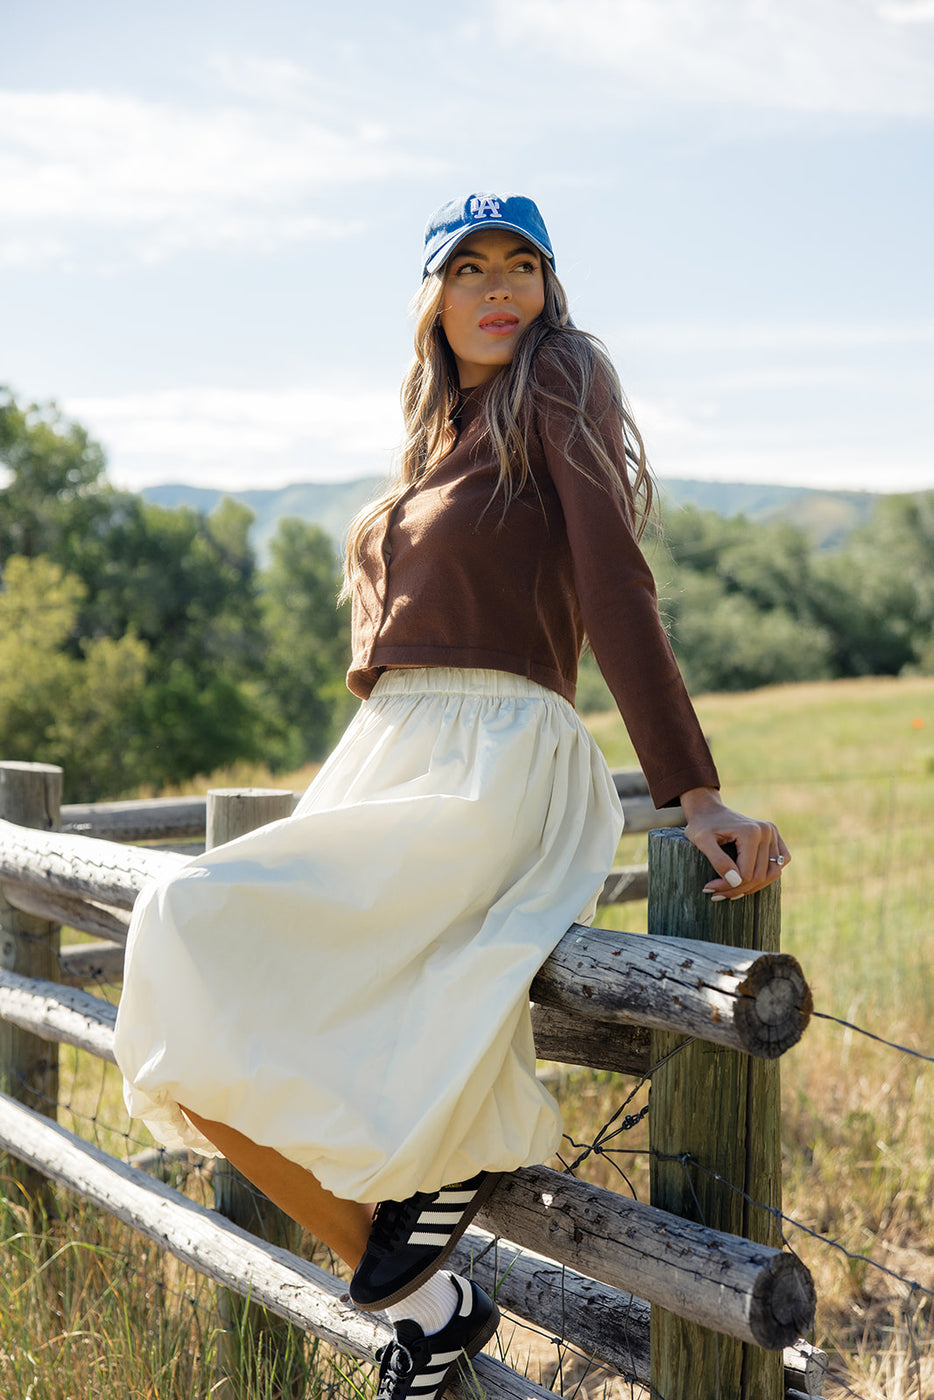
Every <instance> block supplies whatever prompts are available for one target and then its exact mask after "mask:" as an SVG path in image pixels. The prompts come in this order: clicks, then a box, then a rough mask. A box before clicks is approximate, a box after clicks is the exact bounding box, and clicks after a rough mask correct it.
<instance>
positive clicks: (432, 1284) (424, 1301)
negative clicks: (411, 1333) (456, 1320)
mask: <svg viewBox="0 0 934 1400" xmlns="http://www.w3.org/2000/svg"><path fill="white" fill-rule="evenodd" d="M460 1300H461V1298H460V1293H459V1292H458V1291H457V1289H456V1288H455V1287H454V1284H453V1283H452V1282H451V1275H450V1274H448V1273H443V1272H439V1273H436V1274H432V1276H431V1278H430V1279H428V1281H427V1283H423V1284H422V1285H421V1287H420V1288H416V1289H415V1291H414V1292H413V1293H410V1294H409V1296H408V1297H407V1298H403V1299H402V1301H401V1303H391V1304H390V1306H389V1307H388V1308H383V1312H384V1313H385V1314H386V1316H387V1317H388V1318H389V1321H390V1322H391V1323H392V1325H393V1327H395V1325H396V1323H397V1322H401V1321H402V1319H403V1318H409V1319H411V1321H412V1322H417V1323H418V1325H419V1327H420V1328H421V1329H422V1331H423V1332H424V1333H425V1336H426V1337H428V1336H430V1335H431V1333H432V1332H440V1331H441V1328H442V1327H444V1326H446V1325H447V1323H449V1322H450V1321H451V1318H452V1317H453V1316H454V1313H455V1312H456V1310H457V1305H458V1303H459V1302H460Z"/></svg>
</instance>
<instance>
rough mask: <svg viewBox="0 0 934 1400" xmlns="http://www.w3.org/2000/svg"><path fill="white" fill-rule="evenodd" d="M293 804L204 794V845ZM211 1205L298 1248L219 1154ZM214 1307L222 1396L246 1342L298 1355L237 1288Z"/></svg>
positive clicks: (260, 1352) (276, 1324)
mask: <svg viewBox="0 0 934 1400" xmlns="http://www.w3.org/2000/svg"><path fill="white" fill-rule="evenodd" d="M294 806H295V795H294V794H293V793H292V792H288V791H284V790H277V789H274V788H215V789H212V790H211V791H209V792H208V796H207V813H206V825H205V846H206V847H207V849H208V850H211V849H212V848H213V847H215V846H221V845H224V844H225V843H226V842H228V841H234V840H236V839H237V837H238V836H244V835H246V834H247V833H248V832H251V831H255V830H256V829H257V828H259V827H262V826H267V825H268V824H269V822H274V821H278V820H280V818H282V817H288V816H290V815H291V813H292V809H293V808H294ZM217 957H218V959H223V957H224V949H223V946H222V945H221V946H219V947H218V949H217ZM214 1204H215V1207H216V1209H217V1210H218V1211H219V1212H220V1214H221V1215H223V1216H226V1218H227V1219H228V1220H232V1221H233V1222H234V1223H235V1224H237V1225H241V1226H242V1227H243V1228H244V1229H246V1230H249V1231H250V1233H251V1234H253V1235H258V1236H259V1237H260V1238H261V1239H264V1240H268V1241H269V1242H270V1243H271V1244H275V1245H279V1246H281V1247H282V1248H283V1249H288V1250H292V1251H294V1250H295V1249H297V1248H298V1243H299V1239H300V1237H301V1230H300V1228H299V1226H298V1225H297V1224H296V1223H295V1221H294V1220H290V1219H289V1217H288V1216H287V1215H285V1214H284V1212H283V1211H281V1210H280V1209H279V1208H278V1207H277V1206H275V1205H274V1204H273V1203H272V1201H270V1200H269V1198H268V1197H267V1196H265V1195H264V1194H263V1193H262V1192H261V1191H259V1190H258V1189H257V1188H256V1187H255V1186H253V1185H252V1184H251V1183H250V1182H249V1181H247V1179H246V1178H245V1177H244V1176H242V1175H241V1174H240V1172H239V1171H237V1169H236V1167H234V1166H232V1165H231V1164H230V1162H228V1161H226V1160H225V1159H224V1158H220V1159H218V1161H217V1162H216V1163H215V1167H214ZM217 1310H218V1322H219V1325H220V1339H219V1340H220V1346H219V1348H218V1351H219V1361H220V1370H221V1383H220V1387H219V1392H220V1397H221V1400H224V1397H225V1396H226V1394H227V1393H228V1392H229V1391H230V1385H231V1380H232V1377H233V1376H235V1375H236V1374H237V1372H238V1370H239V1367H240V1361H241V1356H242V1350H243V1346H244V1344H246V1345H248V1346H249V1347H250V1349H251V1351H252V1354H253V1355H255V1356H265V1357H267V1358H268V1359H269V1360H271V1361H277V1362H278V1366H279V1368H280V1370H282V1369H283V1368H284V1365H285V1361H286V1358H287V1357H288V1356H290V1355H291V1356H293V1357H295V1356H297V1355H299V1354H300V1348H298V1347H296V1346H294V1345H293V1344H292V1339H290V1337H289V1335H288V1333H289V1326H290V1324H288V1323H283V1322H282V1321H281V1320H279V1319H271V1318H269V1317H268V1315H267V1314H266V1313H265V1312H264V1311H263V1309H262V1308H261V1307H258V1306H257V1305H256V1304H255V1303H253V1302H244V1300H243V1299H241V1298H239V1297H238V1296H236V1294H235V1293H233V1292H231V1291H229V1290H226V1291H222V1292H221V1293H220V1294H219V1295H218V1300H217ZM299 1383H300V1378H299V1376H298V1374H297V1372H296V1373H295V1374H293V1375H292V1376H290V1377H287V1378H285V1380H284V1382H283V1393H284V1394H290V1393H291V1392H292V1391H293V1390H295V1389H296V1388H297V1386H298V1385H299Z"/></svg>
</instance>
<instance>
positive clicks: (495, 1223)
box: [0, 763, 823, 1400]
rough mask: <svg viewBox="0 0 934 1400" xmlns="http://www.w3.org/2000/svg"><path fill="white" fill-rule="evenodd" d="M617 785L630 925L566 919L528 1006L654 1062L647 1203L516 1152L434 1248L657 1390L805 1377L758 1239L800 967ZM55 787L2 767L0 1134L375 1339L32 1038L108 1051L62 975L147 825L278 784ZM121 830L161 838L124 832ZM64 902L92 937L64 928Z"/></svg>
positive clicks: (149, 868)
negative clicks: (74, 1106) (94, 793)
mask: <svg viewBox="0 0 934 1400" xmlns="http://www.w3.org/2000/svg"><path fill="white" fill-rule="evenodd" d="M617 786H618V789H619V790H620V792H621V796H622V798H623V804H624V808H625V810H626V814H627V828H628V829H629V830H630V831H632V830H633V829H636V830H642V831H643V832H644V831H646V830H650V829H651V834H650V836H649V863H648V872H647V876H646V873H645V872H643V871H640V870H639V868H638V867H632V868H629V869H628V870H627V871H626V872H625V873H620V872H614V875H613V876H611V877H610V880H609V881H608V884H607V890H606V893H607V894H608V895H610V896H611V897H614V895H615V897H616V898H617V899H618V898H620V897H623V898H625V897H626V891H627V890H641V889H644V887H645V884H646V883H647V886H648V898H649V933H648V934H647V935H639V934H628V933H617V932H611V931H609V930H605V929H599V928H590V927H584V926H582V925H572V927H571V928H570V929H569V930H568V932H567V933H566V934H565V936H564V938H563V939H562V940H561V942H560V943H559V944H558V947H557V948H556V949H555V951H554V953H553V954H552V955H551V957H550V958H549V959H548V961H547V962H546V963H545V965H544V967H543V968H542V969H541V971H540V972H539V974H538V976H537V977H536V979H535V981H534V983H533V985H532V993H531V994H532V1000H533V1026H534V1031H535V1039H536V1048H537V1051H538V1054H539V1055H540V1056H541V1057H542V1058H543V1059H547V1060H553V1061H554V1060H557V1061H560V1062H564V1063H569V1064H573V1065H584V1066H593V1067H597V1068H600V1069H610V1070H615V1071H618V1072H620V1073H623V1074H630V1075H631V1074H637V1075H640V1076H642V1075H649V1074H650V1075H651V1112H650V1118H649V1121H650V1131H651V1149H652V1184H651V1197H652V1199H651V1204H648V1205H646V1204H643V1203H641V1202H638V1201H634V1200H631V1199H629V1198H628V1197H624V1196H621V1195H617V1194H615V1193H614V1192H611V1191H608V1190H604V1189H601V1188H598V1187H595V1186H592V1185H589V1184H587V1183H585V1182H583V1181H581V1180H579V1179H577V1178H575V1177H574V1176H572V1175H569V1174H563V1173H559V1172H556V1171H552V1170H549V1169H548V1168H546V1167H533V1168H526V1169H524V1170H521V1171H518V1172H515V1173H513V1174H511V1175H510V1176H508V1177H507V1178H505V1179H504V1181H503V1182H502V1183H501V1184H500V1185H499V1186H498V1187H497V1189H496V1191H495V1192H494V1193H493V1195H492V1196H491V1198H490V1200H489V1202H488V1203H487V1205H486V1207H485V1209H484V1211H483V1212H482V1213H481V1215H480V1216H479V1217H478V1222H477V1226H476V1227H475V1228H472V1229H470V1230H469V1231H468V1232H467V1233H466V1235H465V1237H464V1239H463V1241H462V1242H461V1244H460V1245H459V1246H458V1248H457V1251H456V1253H455V1256H454V1259H453V1267H455V1268H457V1269H459V1270H461V1271H472V1273H473V1276H474V1277H475V1278H477V1280H478V1282H480V1283H481V1284H482V1285H483V1286H484V1287H486V1288H487V1289H488V1290H491V1291H492V1290H496V1293H497V1299H498V1302H499V1303H500V1305H501V1307H504V1308H505V1309H507V1310H508V1311H509V1312H511V1313H513V1314H514V1315H516V1316H517V1317H518V1318H520V1319H527V1320H529V1321H531V1322H533V1323H534V1324H535V1325H536V1326H537V1327H539V1328H542V1329H544V1330H545V1332H546V1333H547V1334H548V1335H549V1336H560V1337H562V1338H564V1339H565V1340H566V1341H567V1342H568V1343H569V1344H570V1345H572V1346H573V1347H574V1348H575V1349H577V1350H578V1351H580V1352H582V1353H583V1354H584V1355H586V1356H588V1357H591V1358H593V1361H594V1362H595V1363H596V1364H598V1365H605V1366H608V1367H610V1368H613V1369H614V1370H617V1371H619V1372H621V1373H622V1374H624V1375H626V1376H628V1377H630V1378H634V1379H637V1380H639V1381H641V1382H643V1383H644V1384H646V1385H650V1386H651V1388H652V1390H653V1393H655V1394H657V1395H659V1396H661V1397H664V1400H696V1398H697V1397H706V1396H707V1395H711V1396H713V1395H716V1396H718V1397H720V1398H721V1400H781V1397H783V1396H784V1397H786V1400H794V1397H796V1396H800V1395H802V1394H809V1395H819V1394H820V1393H821V1384H822V1376H823V1362H822V1357H821V1355H820V1353H817V1352H816V1351H815V1350H814V1349H813V1348H811V1347H808V1345H807V1344H806V1343H802V1342H801V1341H800V1338H801V1335H802V1334H803V1333H804V1332H805V1331H806V1330H807V1329H808V1328H809V1327H810V1325H811V1323H812V1320H813V1310H814V1289H813V1285H812V1282H811V1279H810V1276H809V1274H808V1272H807V1270H806V1269H805V1268H804V1266H803V1264H801V1262H800V1261H799V1260H798V1259H797V1258H796V1257H795V1256H794V1255H792V1254H790V1253H787V1252H783V1251H782V1250H781V1249H780V1248H779V1247H778V1246H779V1245H780V1243H781V1241H780V1236H779V1234H778V1223H777V1215H776V1214H775V1211H776V1210H777V1209H778V1208H779V1207H780V1204H781V1154H780V1142H779V1126H780V1125H779V1104H778V1057H779V1056H780V1055H781V1054H782V1053H783V1052H784V1051H785V1050H786V1049H788V1048H789V1047H790V1046H791V1045H793V1044H795V1043H796V1042H797V1041H798V1039H799V1038H800V1036H801V1035H802V1033H803V1031H804V1028H805V1026H806V1024H807V1020H808V1017H809V1014H810V1009H811V999H810V993H809V990H808V987H807V984H806V982H805V979H804V976H803V974H802V972H801V969H800V967H799V966H798V964H797V962H796V961H795V960H794V959H793V958H791V957H789V956H788V955H786V954H782V953H781V952H779V951H778V935H779V893H778V888H777V886H772V887H770V888H769V889H767V890H764V891H762V892H761V893H760V894H758V895H755V896H753V897H751V898H746V899H743V900H737V901H725V902H723V903H720V904H717V905H711V903H710V902H709V900H707V899H706V898H704V897H703V896H701V895H700V894H699V893H698V892H699V891H700V889H701V887H702V885H703V884H704V883H705V880H706V879H707V878H708V875H709V867H708V866H707V864H706V861H704V860H703V858H702V857H700V856H699V854H698V852H696V851H695V850H694V848H693V847H692V846H690V844H689V843H688V842H687V840H686V839H685V837H684V835H683V833H682V832H681V831H679V830H678V826H679V825H680V824H683V818H681V817H680V816H679V814H678V813H677V811H676V812H674V813H667V812H666V813H656V812H655V810H654V808H653V807H652V804H651V801H650V799H649V798H648V797H647V795H646V792H645V787H644V780H643V779H642V778H641V775H633V774H631V773H629V774H620V775H617ZM60 794H61V771H60V770H59V769H57V768H54V767H51V766H47V765H41V764H27V763H5V764H0V889H2V893H0V1091H2V1092H0V1147H2V1148H4V1149H5V1150H6V1151H7V1152H8V1153H10V1154H11V1155H12V1156H13V1157H15V1158H17V1159H19V1160H20V1161H21V1162H22V1163H25V1164H26V1168H27V1169H28V1170H32V1171H34V1172H36V1173H39V1174H40V1176H41V1177H42V1178H51V1179H52V1180H53V1181H55V1182H57V1183H59V1184H60V1185H62V1186H65V1187H67V1188H68V1189H70V1190H72V1191H75V1192H77V1193H79V1194H80V1195H82V1196H84V1197H86V1198H87V1199H89V1200H91V1201H94V1202H96V1203H97V1204H99V1205H101V1206H103V1207H105V1208H106V1209H107V1210H109V1211H112V1212H113V1213H114V1214H115V1215H117V1216H118V1217H119V1218H120V1219H121V1220H123V1221H125V1222H127V1223H128V1224H130V1225H131V1226H132V1227H133V1228H135V1229H136V1230H138V1231H140V1232H142V1233H143V1234H144V1235H146V1236H148V1237H149V1238H150V1239H152V1240H155V1241H156V1242H157V1243H158V1244H159V1245H160V1246H161V1247H162V1248H164V1249H166V1250H168V1251H170V1252H171V1253H172V1254H174V1255H176V1256H177V1257H178V1258H179V1259H181V1260H182V1261H183V1262H184V1263H186V1264H188V1265H190V1266H191V1267H193V1268H195V1269H196V1270H199V1271H201V1272H202V1273H204V1274H207V1275H208V1276H210V1277H211V1278H213V1279H215V1280H216V1281H217V1282H218V1283H220V1284H222V1285H223V1287H224V1288H225V1289H228V1290H231V1291H232V1292H233V1293H235V1294H237V1295H239V1296H241V1297H244V1298H247V1297H248V1298H249V1299H250V1301H251V1304H258V1305H262V1306H263V1307H265V1308H266V1309H268V1310H269V1311H270V1312H271V1313H273V1314H275V1315H277V1316H278V1317H281V1318H285V1319H287V1320H288V1321H289V1322H291V1323H294V1324H296V1325H297V1326H299V1327H301V1328H303V1329H305V1330H306V1331H308V1332H311V1333H313V1334H315V1335H316V1336H318V1337H321V1338H322V1339H323V1340H324V1341H325V1342H327V1343H329V1344H331V1345H333V1346H335V1347H337V1348H339V1349H340V1350H342V1351H344V1352H346V1353H349V1354H351V1355H353V1356H356V1357H358V1358H363V1359H365V1358H368V1357H371V1356H372V1355H373V1352H374V1351H375V1349H376V1347H378V1346H380V1345H382V1343H383V1341H385V1340H386V1337H387V1335H388V1333H387V1329H386V1328H385V1326H384V1325H383V1324H382V1323H381V1322H380V1321H379V1320H378V1319H374V1318H373V1317H372V1316H370V1315H363V1314H360V1313H357V1312H356V1311H355V1310H354V1309H353V1308H352V1307H351V1306H350V1304H349V1300H348V1298H347V1294H346V1285H345V1283H343V1282H342V1281H341V1280H339V1279H337V1278H335V1277H333V1276H331V1275H330V1274H328V1273H326V1272H325V1271H324V1270H322V1269H319V1268H317V1267H316V1266H314V1265H312V1264H310V1263H307V1262H305V1261H303V1260H301V1259H299V1258H297V1257H296V1256H295V1255H294V1254H291V1253H289V1252H288V1250H287V1249H284V1248H283V1247H282V1246H281V1244H277V1243H274V1242H270V1239H269V1238H267V1239H261V1238H259V1237H258V1236H257V1235H255V1234H251V1233H249V1232H248V1231H246V1230H245V1229H244V1228H243V1226H242V1224H238V1223H236V1220H231V1219H228V1218H225V1216H224V1215H222V1214H220V1213H219V1211H210V1210H207V1209H205V1208H204V1207H202V1206H199V1205H197V1204H195V1203H194V1202H193V1201H191V1200H189V1199H188V1198H186V1197H185V1196H184V1195H183V1194H181V1193H180V1192H178V1191H176V1190H174V1189H173V1188H171V1187H170V1186H168V1185H166V1184H165V1183H164V1182H162V1181H160V1180H154V1179H152V1178H151V1177H149V1176H148V1175H146V1174H145V1173H144V1172H142V1171H140V1170H139V1169H138V1168H137V1167H134V1166H131V1165H128V1164H126V1163H124V1162H121V1161H118V1160H117V1159H115V1158H113V1157H111V1156H108V1155H107V1154H105V1153H103V1152H101V1151H100V1150H99V1149H97V1148H96V1147H94V1146H92V1145H91V1144H89V1143H87V1142H85V1141H83V1140H81V1139H80V1138H78V1137H76V1136H74V1135H73V1134H71V1133H69V1132H67V1131H66V1130H65V1129H64V1128H62V1127H60V1126H59V1125H58V1124H57V1123H56V1122H55V1117H54V1108H53V1110H52V1112H51V1113H50V1112H49V1104H52V1105H54V1104H55V1103H56V1102H57V1098H58V1082H57V1053H56V1052H54V1051H53V1050H51V1049H50V1046H54V1045H55V1044H56V1043H66V1044H70V1045H73V1046H76V1047H77V1048H78V1049H80V1050H83V1051H87V1052H89V1053H91V1054H93V1055H95V1056H98V1057H100V1058H101V1059H103V1060H105V1061H110V1062H113V1025H114V1020H115V1017H116V1009H115V1007H113V1006H112V1005H110V1004H109V1003H108V1002H107V1001H105V1000H103V999H102V998H100V997H97V996H94V995H92V994H90V993H88V992H87V991H86V990H84V988H85V986H86V984H88V983H90V982H92V981H96V980H105V981H108V982H118V981H119V980H120V978H121V976H122V955H123V944H124V943H125V940H126V932H127V925H128V921H129V911H130V910H131V909H132V906H133V902H134V900H135V898H136V896H137V894H138V892H139V890H140V889H141V887H142V886H143V884H144V883H145V882H146V881H147V880H149V879H151V878H154V877H164V876H166V875H170V874H171V873H172V872H173V871H175V870H176V869H178V868H179V866H180V865H182V864H183V863H184V862H185V860H186V858H187V857H186V855H185V854H183V853H182V852H181V851H180V850H178V849H176V850H171V849H165V845H166V844H167V843H168V844H171V843H178V842H180V841H183V840H191V839H195V840H206V843H207V844H208V845H213V844H218V842H219V841H221V840H227V839H230V838H231V837H233V836H235V835H238V834H241V833H242V832H243V831H246V830H249V829H251V828H253V827H256V826H259V825H262V824H264V823H265V822H267V821H269V820H273V819H275V818H277V817H281V816H286V815H288V814H289V813H290V812H291V809H292V806H293V803H294V798H293V795H292V794H291V793H282V792H270V791H262V792H256V791H238V792H229V791H228V792H215V793H212V794H209V795H208V798H207V801H205V799H203V798H191V799H178V800H176V799H167V800H158V801H151V802H142V803H140V802H133V803H106V804H90V805H80V806H71V807H61V806H60ZM661 823H667V825H661ZM655 828H658V829H655ZM140 841H148V842H152V841H156V842H159V843H161V848H156V847H153V846H151V845H150V846H140V845H136V844H125V843H128V842H140ZM119 843H123V844H119ZM189 850H190V852H194V851H196V850H197V847H194V846H193V847H190V848H189ZM629 897H639V895H638V894H635V895H629ZM61 924H65V925H67V926H69V927H71V928H73V929H77V930H80V931H82V932H84V933H89V934H92V935H94V936H95V937H96V938H97V939H98V940H99V941H98V942H96V943H93V944H83V945H78V946H76V947H74V948H65V949H64V950H62V949H61V948H60V939H59V931H60V925H61ZM685 935H689V936H685ZM675 1052H676V1053H675ZM216 1176H217V1182H218V1201H219V1204H220V1205H221V1206H223V1207H224V1208H225V1209H226V1210H227V1213H228V1214H234V1215H236V1214H237V1208H236V1204H235V1203H236V1196H237V1193H236V1190H235V1189H233V1187H234V1184H233V1183H232V1182H231V1180H230V1175H229V1169H228V1170H227V1171H226V1172H225V1170H224V1168H223V1167H222V1168H221V1169H220V1170H218V1171H217V1172H216ZM756 1203H764V1205H765V1206H766V1207H767V1208H762V1207H761V1206H757V1205H756ZM699 1217H700V1218H699ZM267 1233H268V1231H267ZM476 1374H477V1377H478V1378H479V1380H480V1381H481V1382H482V1384H483V1386H484V1388H485V1390H486V1393H487V1395H488V1396H489V1397H491V1400H500V1397H503V1400H507V1397H508V1398H509V1400H521V1397H528V1398H529V1400H532V1398H533V1397H540V1396H545V1395H547V1394H550V1393H551V1392H547V1391H544V1390H543V1389H542V1388H541V1387H540V1386H537V1385H535V1384H533V1383H532V1382H530V1381H528V1380H527V1379H526V1378H524V1377H522V1376H520V1375H518V1374H516V1373H515V1372H513V1371H512V1370H510V1368H508V1367H507V1366H505V1365H504V1364H502V1363H501V1362H498V1361H496V1360H494V1359H493V1358H492V1357H487V1356H481V1357H479V1358H477V1363H476Z"/></svg>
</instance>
